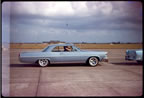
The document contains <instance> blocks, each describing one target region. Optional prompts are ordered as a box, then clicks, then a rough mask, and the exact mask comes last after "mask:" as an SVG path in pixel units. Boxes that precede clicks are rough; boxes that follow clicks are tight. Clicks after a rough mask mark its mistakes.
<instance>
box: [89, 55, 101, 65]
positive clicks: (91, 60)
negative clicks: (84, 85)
mask: <svg viewBox="0 0 144 98" xmlns="http://www.w3.org/2000/svg"><path fill="white" fill-rule="evenodd" d="M88 63H89V65H90V66H93V67H94V66H97V65H98V63H99V60H98V58H96V57H90V58H89V60H88Z"/></svg>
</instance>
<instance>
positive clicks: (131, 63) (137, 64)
mask: <svg viewBox="0 0 144 98" xmlns="http://www.w3.org/2000/svg"><path fill="white" fill-rule="evenodd" d="M112 64H115V65H122V66H142V65H143V63H142V62H141V63H137V62H118V63H112Z"/></svg>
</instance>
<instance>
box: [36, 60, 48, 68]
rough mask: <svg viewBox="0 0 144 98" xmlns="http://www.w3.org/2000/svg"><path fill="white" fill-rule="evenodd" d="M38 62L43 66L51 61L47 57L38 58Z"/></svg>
mask: <svg viewBox="0 0 144 98" xmlns="http://www.w3.org/2000/svg"><path fill="white" fill-rule="evenodd" d="M38 64H39V65H40V66H41V67H45V66H47V65H48V64H49V61H48V60H47V59H39V60H38Z"/></svg>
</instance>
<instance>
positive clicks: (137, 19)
mask: <svg viewBox="0 0 144 98" xmlns="http://www.w3.org/2000/svg"><path fill="white" fill-rule="evenodd" d="M43 4H44V3H33V2H32V3H30V4H29V5H28V6H27V4H26V3H23V2H21V3H20V4H19V3H11V13H10V19H11V30H12V32H11V41H12V42H18V41H21V42H22V41H25V38H26V37H28V38H27V41H33V42H36V41H43V40H53V39H59V40H63V37H64V36H65V35H67V37H68V38H65V41H75V40H78V41H85V42H86V41H88V42H91V41H99V42H110V41H114V40H115V41H119V40H120V41H126V42H128V41H132V42H133V41H135V42H141V41H142V38H141V35H142V14H141V12H142V5H141V3H140V2H124V1H123V2H122V1H116V2H85V3H81V2H79V3H75V2H67V3H65V4H66V8H67V9H65V8H64V7H62V4H58V5H56V3H54V4H49V3H47V4H46V5H44V6H42V5H43ZM46 6H48V8H47V9H46ZM27 7H28V8H29V9H28V8H27ZM42 8H43V9H42ZM52 8H53V9H52ZM82 9H83V10H82ZM55 11H57V13H56V12H55ZM67 32H69V33H67ZM98 32H99V33H98ZM76 34H77V35H78V36H75V35H76ZM135 34H137V36H136V35H135ZM90 35H92V36H93V37H92V38H88V37H90ZM32 36H33V37H34V36H35V37H36V36H39V38H38V39H37V37H36V39H34V40H33V39H31V37H32ZM94 36H99V38H98V39H96V38H95V37H94ZM111 36H114V37H113V39H111V38H109V37H111ZM122 36H123V37H122ZM129 36H132V37H129ZM16 37H19V38H18V39H16ZM135 37H136V38H135ZM71 38H73V39H71ZM121 38H123V39H121Z"/></svg>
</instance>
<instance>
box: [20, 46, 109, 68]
mask: <svg viewBox="0 0 144 98" xmlns="http://www.w3.org/2000/svg"><path fill="white" fill-rule="evenodd" d="M68 49H69V50H68ZM19 59H20V61H21V62H27V63H38V64H39V65H40V66H42V67H44V66H47V65H49V64H56V63H88V64H89V65H91V66H96V65H98V63H99V62H100V61H106V62H107V61H108V58H107V52H103V51H88V50H80V49H79V48H77V47H76V46H74V44H53V45H49V46H47V47H46V48H44V49H43V50H42V51H40V52H22V53H20V54H19Z"/></svg>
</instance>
